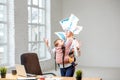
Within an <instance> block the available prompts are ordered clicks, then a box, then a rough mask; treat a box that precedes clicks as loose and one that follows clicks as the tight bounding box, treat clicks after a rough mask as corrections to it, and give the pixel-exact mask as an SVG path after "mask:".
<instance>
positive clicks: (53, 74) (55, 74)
mask: <svg viewBox="0 0 120 80" xmlns="http://www.w3.org/2000/svg"><path fill="white" fill-rule="evenodd" d="M49 74H51V75H53V76H56V74H54V73H43V74H42V75H49Z"/></svg>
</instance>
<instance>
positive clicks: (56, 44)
mask: <svg viewBox="0 0 120 80" xmlns="http://www.w3.org/2000/svg"><path fill="white" fill-rule="evenodd" d="M58 40H61V39H56V40H55V41H54V46H55V47H57V46H58V44H59V43H58V42H57V41H58Z"/></svg>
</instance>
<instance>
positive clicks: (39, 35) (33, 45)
mask: <svg viewBox="0 0 120 80" xmlns="http://www.w3.org/2000/svg"><path fill="white" fill-rule="evenodd" d="M45 37H47V38H49V40H50V1H49V0H28V50H29V51H33V52H36V53H37V54H38V56H39V58H40V60H41V59H42V60H43V59H46V58H48V57H49V56H48V54H47V50H46V46H45V44H44V41H43V38H45Z"/></svg>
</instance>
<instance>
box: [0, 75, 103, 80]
mask: <svg viewBox="0 0 120 80" xmlns="http://www.w3.org/2000/svg"><path fill="white" fill-rule="evenodd" d="M19 77H20V76H17V75H12V74H7V75H6V78H0V80H17V78H19ZM55 78H60V80H76V78H75V77H55ZM38 80H39V79H38ZM45 80H50V78H49V79H45ZM82 80H102V79H101V78H82Z"/></svg>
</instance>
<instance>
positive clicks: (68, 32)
mask: <svg viewBox="0 0 120 80" xmlns="http://www.w3.org/2000/svg"><path fill="white" fill-rule="evenodd" d="M65 34H66V37H71V36H73V33H72V32H71V31H66V32H65Z"/></svg>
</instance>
